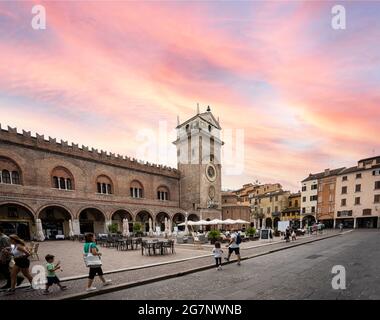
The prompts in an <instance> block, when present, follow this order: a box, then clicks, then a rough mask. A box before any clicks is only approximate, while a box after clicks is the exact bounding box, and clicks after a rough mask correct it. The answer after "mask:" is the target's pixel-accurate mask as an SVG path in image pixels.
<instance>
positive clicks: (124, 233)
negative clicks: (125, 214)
mask: <svg viewBox="0 0 380 320" xmlns="http://www.w3.org/2000/svg"><path fill="white" fill-rule="evenodd" d="M125 220H127V219H123V232H122V234H123V237H127V230H128V225H127V224H126V221H125Z"/></svg>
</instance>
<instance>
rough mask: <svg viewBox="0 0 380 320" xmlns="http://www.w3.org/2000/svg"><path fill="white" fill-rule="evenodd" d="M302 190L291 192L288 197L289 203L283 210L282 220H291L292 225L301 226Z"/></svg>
mask: <svg viewBox="0 0 380 320" xmlns="http://www.w3.org/2000/svg"><path fill="white" fill-rule="evenodd" d="M300 205H301V192H297V193H291V194H290V195H289V197H288V205H287V207H286V208H285V209H284V210H282V213H281V216H282V218H281V220H282V221H290V222H291V224H292V226H294V227H296V228H299V227H300V219H301V207H300Z"/></svg>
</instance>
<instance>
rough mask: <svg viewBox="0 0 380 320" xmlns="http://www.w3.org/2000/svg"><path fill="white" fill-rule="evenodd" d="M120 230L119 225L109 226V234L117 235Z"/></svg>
mask: <svg viewBox="0 0 380 320" xmlns="http://www.w3.org/2000/svg"><path fill="white" fill-rule="evenodd" d="M118 230H119V226H118V224H117V223H111V224H109V225H108V232H109V233H117V231H118Z"/></svg>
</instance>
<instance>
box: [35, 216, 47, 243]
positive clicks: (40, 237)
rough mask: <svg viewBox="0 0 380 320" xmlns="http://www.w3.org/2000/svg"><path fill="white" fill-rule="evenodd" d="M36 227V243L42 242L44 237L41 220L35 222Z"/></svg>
mask: <svg viewBox="0 0 380 320" xmlns="http://www.w3.org/2000/svg"><path fill="white" fill-rule="evenodd" d="M36 226H37V241H44V240H45V235H44V232H43V231H42V222H41V219H37V220H36Z"/></svg>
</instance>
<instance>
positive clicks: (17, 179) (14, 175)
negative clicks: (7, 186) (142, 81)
mask: <svg viewBox="0 0 380 320" xmlns="http://www.w3.org/2000/svg"><path fill="white" fill-rule="evenodd" d="M12 183H13V184H21V181H20V174H19V173H18V171H12Z"/></svg>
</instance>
